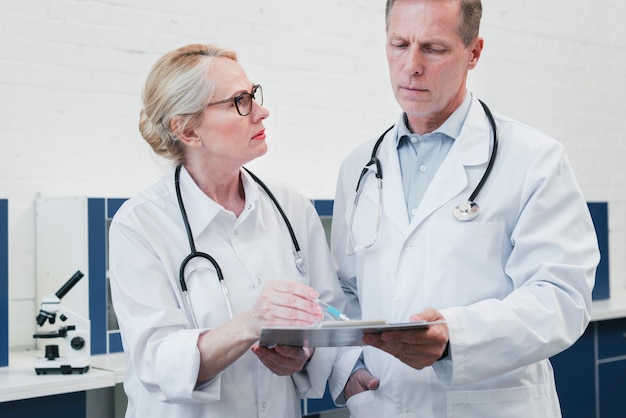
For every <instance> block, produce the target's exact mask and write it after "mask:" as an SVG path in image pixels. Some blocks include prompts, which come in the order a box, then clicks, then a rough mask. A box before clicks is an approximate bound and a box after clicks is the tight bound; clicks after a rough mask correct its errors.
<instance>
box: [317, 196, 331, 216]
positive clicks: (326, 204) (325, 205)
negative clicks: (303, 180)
mask: <svg viewBox="0 0 626 418" xmlns="http://www.w3.org/2000/svg"><path fill="white" fill-rule="evenodd" d="M334 203H335V201H334V200H314V201H313V206H315V210H317V214H318V215H319V216H333V204H334Z"/></svg>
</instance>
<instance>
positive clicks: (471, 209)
mask: <svg viewBox="0 0 626 418" xmlns="http://www.w3.org/2000/svg"><path fill="white" fill-rule="evenodd" d="M478 101H479V102H480V104H481V105H482V107H483V109H484V111H485V114H486V115H487V119H489V124H490V125H491V130H492V131H493V148H492V150H491V155H490V156H489V163H488V164H487V168H486V169H485V172H484V174H483V176H482V178H481V179H480V181H479V182H478V185H477V186H476V188H475V189H474V191H473V192H472V194H471V195H470V197H469V199H468V200H467V201H465V202H461V203H459V204H458V205H457V206H456V207H455V208H454V209H453V210H452V215H453V216H454V218H455V219H456V220H458V221H462V222H465V221H471V220H472V219H474V218H476V216H478V213H479V212H480V207H479V206H478V203H476V202H475V200H476V196H478V193H480V191H481V189H482V188H483V185H484V184H485V181H486V180H487V179H488V178H489V174H490V173H491V168H492V167H493V163H494V161H495V160H496V155H497V153H498V132H497V127H496V121H495V120H494V118H493V115H492V114H491V111H490V110H489V108H488V107H487V105H486V104H485V103H484V102H483V101H482V100H480V99H479V100H478ZM392 128H393V125H392V126H390V127H389V128H388V129H387V130H386V131H385V132H383V134H382V135H381V136H380V137H379V138H378V140H377V141H376V144H375V145H374V148H373V149H372V156H371V158H370V160H369V162H368V163H367V164H365V167H363V170H362V171H361V175H360V176H359V181H358V182H357V184H356V194H355V196H354V203H353V204H352V213H351V214H350V220H349V221H348V233H347V235H346V254H347V255H349V256H351V255H354V254H355V253H357V252H359V251H363V250H365V249H367V248H369V247H371V246H372V245H374V243H375V242H376V239H377V238H378V233H379V231H380V220H381V217H382V188H383V169H382V165H381V163H380V160H379V159H378V157H377V154H378V148H380V144H381V143H382V142H383V138H384V137H385V135H387V132H389V131H390V130H391V129H392ZM370 166H372V168H370ZM370 171H373V172H374V174H375V175H376V181H377V183H378V208H377V215H376V229H375V231H374V237H373V238H372V240H371V241H369V242H368V243H367V244H357V245H355V246H354V247H353V248H352V251H350V236H351V235H352V223H353V222H354V214H355V212H356V207H357V204H358V202H359V197H360V196H361V191H362V189H363V187H362V185H363V184H364V183H365V182H363V181H362V180H363V178H364V177H365V175H366V174H367V173H368V172H370Z"/></svg>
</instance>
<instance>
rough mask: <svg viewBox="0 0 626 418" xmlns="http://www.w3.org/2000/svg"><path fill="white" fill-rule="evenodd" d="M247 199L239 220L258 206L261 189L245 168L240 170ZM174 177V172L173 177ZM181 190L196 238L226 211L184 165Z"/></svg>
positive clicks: (181, 175) (181, 173)
mask: <svg viewBox="0 0 626 418" xmlns="http://www.w3.org/2000/svg"><path fill="white" fill-rule="evenodd" d="M240 174H241V179H242V183H243V189H244V194H245V199H246V204H245V209H244V211H243V212H242V214H241V216H240V217H239V219H238V220H237V222H242V221H244V220H245V219H246V218H247V216H248V214H249V213H250V212H252V211H253V210H254V209H256V208H257V207H258V199H259V191H258V187H257V186H256V183H255V181H254V180H253V179H252V178H251V177H250V175H249V174H248V173H246V172H245V170H240ZM173 177H174V175H173V173H172V178H173ZM180 191H181V195H182V198H183V203H184V204H185V210H186V211H187V218H188V220H189V225H190V227H191V232H192V233H193V237H194V239H196V238H198V236H199V235H200V234H202V232H203V231H204V230H205V229H206V228H207V227H208V226H209V224H210V223H211V222H212V221H213V220H214V219H215V217H216V216H217V215H218V214H220V213H222V212H226V209H224V208H223V207H222V206H221V205H219V204H218V203H216V202H215V201H214V200H213V199H211V198H210V197H208V196H207V195H206V194H205V193H204V192H203V191H202V190H201V189H200V188H199V187H198V185H197V184H196V182H195V181H194V180H193V179H192V178H191V175H190V174H189V172H188V171H187V170H186V169H185V167H184V166H183V167H182V168H181V170H180Z"/></svg>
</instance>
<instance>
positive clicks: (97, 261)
mask: <svg viewBox="0 0 626 418" xmlns="http://www.w3.org/2000/svg"><path fill="white" fill-rule="evenodd" d="M105 216H106V214H105V201H104V199H101V198H99V199H93V198H90V199H87V219H88V220H87V225H88V242H89V244H88V248H89V254H88V260H89V319H91V354H104V353H106V350H107V341H106V339H107V321H106V315H107V306H106V303H107V301H106V217H105Z"/></svg>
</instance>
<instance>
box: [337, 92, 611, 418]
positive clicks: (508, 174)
mask: <svg viewBox="0 0 626 418" xmlns="http://www.w3.org/2000/svg"><path fill="white" fill-rule="evenodd" d="M496 123H497V126H498V131H499V148H498V153H497V158H496V160H495V165H494V166H493V171H492V172H491V175H490V177H489V180H487V182H486V183H485V185H484V188H483V190H482V191H481V192H480V194H479V195H478V198H477V199H476V202H477V203H478V204H479V205H480V208H481V212H480V214H479V215H478V217H477V218H476V219H474V220H472V221H469V222H459V221H457V220H456V219H455V218H454V217H453V216H452V210H453V208H454V207H455V206H456V205H457V204H458V203H460V202H462V201H466V200H467V199H468V197H469V195H470V194H471V192H472V191H473V190H474V187H475V186H476V184H477V183H478V181H479V179H480V177H481V176H482V174H483V172H484V170H485V167H486V165H487V161H488V159H489V154H490V143H491V138H492V134H491V130H490V125H489V123H488V119H487V117H486V116H485V113H484V112H483V109H482V107H481V106H480V104H479V103H478V101H477V100H476V99H473V101H472V104H471V107H470V110H469V114H468V117H467V120H466V122H465V124H464V126H463V128H462V131H461V133H460V136H459V137H458V138H457V140H456V141H455V143H454V145H453V146H452V148H451V149H450V151H449V154H448V155H447V157H446V158H445V160H444V161H443V163H442V164H441V167H440V168H439V170H438V172H437V174H436V175H435V177H434V179H433V181H432V183H431V185H430V187H429V188H428V190H427V191H426V193H425V195H424V197H423V200H422V203H421V204H420V206H419V207H418V208H417V209H416V211H415V213H414V215H413V216H412V220H411V222H409V220H408V219H409V217H408V215H407V209H406V203H405V197H404V192H403V189H402V181H401V177H400V167H399V163H398V156H397V149H396V145H395V141H394V140H393V138H394V137H395V135H396V129H395V128H394V129H392V131H391V132H390V133H389V134H387V137H386V139H385V140H384V141H383V144H382V145H381V147H380V150H379V154H378V155H379V158H380V160H381V162H382V169H383V176H384V177H383V199H382V205H383V215H382V221H381V222H382V224H381V228H380V235H379V237H378V240H377V241H376V244H375V245H374V246H372V247H371V248H369V249H367V250H365V251H362V252H359V253H357V255H354V256H347V255H346V253H345V242H346V234H347V228H348V227H347V222H348V219H349V217H350V211H351V209H352V203H353V201H354V191H355V187H356V182H357V179H358V176H359V173H360V172H361V169H362V168H363V166H364V164H365V163H366V162H367V161H369V159H370V154H371V152H372V147H373V143H374V141H372V142H368V143H366V144H363V145H362V146H360V147H359V148H358V149H356V150H355V151H354V152H353V153H352V154H351V155H350V156H349V157H348V158H347V159H346V160H345V161H344V163H343V164H342V167H341V171H340V176H339V181H338V185H337V195H336V200H335V206H334V216H333V231H332V251H333V256H334V258H335V261H336V263H337V268H338V273H339V277H340V280H341V281H342V286H343V287H344V291H346V293H347V295H348V303H349V308H348V310H347V314H348V316H354V317H357V318H358V317H362V318H363V319H386V320H388V321H393V322H399V321H407V320H408V319H409V317H410V316H411V315H412V314H415V313H418V312H420V311H422V310H423V309H424V308H426V307H434V308H437V309H439V310H440V311H441V313H442V314H443V316H444V317H445V319H446V321H447V324H448V328H449V331H450V358H449V359H448V360H444V361H439V362H436V363H435V365H434V366H433V367H428V368H425V369H424V370H421V371H418V370H415V369H412V368H410V367H408V366H407V365H405V364H404V363H401V362H400V361H399V360H397V359H395V358H394V357H392V356H390V355H388V354H386V353H384V352H382V351H380V350H377V349H375V348H373V347H366V348H365V349H364V361H365V365H366V366H367V368H368V369H369V370H370V371H371V372H372V374H373V375H375V376H377V377H379V378H380V380H381V384H380V387H379V389H378V390H376V391H371V392H366V393H363V394H360V395H357V396H355V397H353V398H351V399H349V400H348V406H349V407H350V410H351V412H352V416H354V417H359V418H361V417H391V416H398V417H431V418H439V417H455V418H461V417H463V418H464V417H475V418H489V417H498V418H503V417H542V418H546V417H560V407H559V402H558V398H557V394H556V391H555V383H554V377H553V371H552V367H551V365H550V363H549V361H548V360H547V358H549V357H550V356H552V355H554V354H556V353H558V352H560V351H562V350H564V349H566V348H567V347H568V346H570V345H571V344H572V343H574V342H575V341H576V339H577V338H578V337H579V336H580V335H581V334H582V333H583V331H584V330H585V328H586V326H587V324H588V322H589V320H590V310H591V290H592V287H593V283H594V277H595V268H596V265H597V263H598V261H599V252H598V248H597V240H596V237H595V232H594V228H593V224H592V221H591V217H590V215H589V212H588V209H587V206H586V202H585V200H584V199H583V196H582V195H581V192H580V190H579V187H578V185H577V183H576V181H575V179H574V176H573V174H572V170H571V168H570V165H569V162H568V159H567V157H566V155H565V153H564V150H563V147H562V146H561V144H559V143H558V142H556V141H555V140H553V139H551V138H550V137H548V136H547V135H545V134H543V133H541V132H539V131H537V130H535V129H532V128H530V127H528V126H524V125H522V124H520V123H518V122H515V121H512V120H509V119H505V118H502V117H498V116H496ZM377 201H378V192H377V188H376V182H375V181H374V180H373V176H372V174H368V179H367V182H366V184H365V187H364V190H363V192H362V195H361V198H360V201H359V204H358V209H357V212H356V215H355V218H354V226H353V231H352V236H351V237H350V238H351V242H352V244H351V245H354V244H355V243H358V244H363V243H368V242H369V241H370V240H371V238H372V236H373V234H374V230H375V223H376V210H377Z"/></svg>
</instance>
